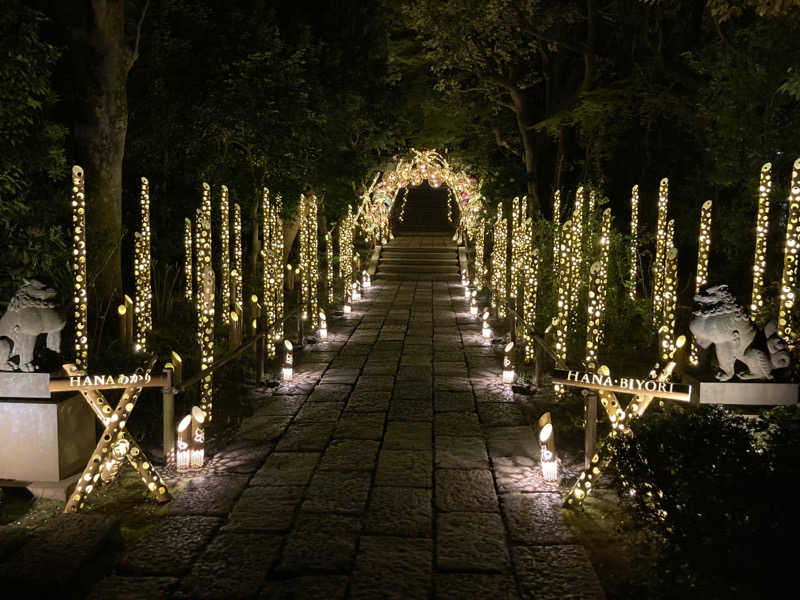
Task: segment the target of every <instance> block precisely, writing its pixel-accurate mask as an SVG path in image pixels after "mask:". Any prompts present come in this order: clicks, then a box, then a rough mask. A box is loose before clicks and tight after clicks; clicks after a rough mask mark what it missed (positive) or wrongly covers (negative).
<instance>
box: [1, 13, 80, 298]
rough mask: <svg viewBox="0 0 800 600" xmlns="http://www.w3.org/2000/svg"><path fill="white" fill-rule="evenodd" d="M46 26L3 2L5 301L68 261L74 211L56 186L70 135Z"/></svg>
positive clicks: (37, 17)
mask: <svg viewBox="0 0 800 600" xmlns="http://www.w3.org/2000/svg"><path fill="white" fill-rule="evenodd" d="M44 23H45V18H44V16H43V15H42V14H40V13H38V12H37V11H35V10H32V9H30V8H28V7H27V6H26V5H25V3H23V2H19V1H17V0H3V1H2V2H0V230H2V231H3V237H4V239H3V242H4V244H5V246H4V247H5V248H8V251H4V252H0V274H2V275H0V298H2V300H3V301H5V299H6V298H8V297H9V296H10V294H11V293H13V291H14V289H15V288H16V286H17V285H19V284H20V283H21V279H22V278H23V277H26V276H33V275H39V276H41V275H49V276H50V277H51V278H52V277H54V276H57V272H58V271H59V270H61V269H63V268H64V267H65V265H66V260H67V254H66V242H65V236H64V228H65V225H68V220H67V218H68V212H67V209H68V204H67V203H66V202H65V203H64V204H63V205H62V206H63V208H64V210H59V208H58V207H59V204H58V203H57V202H53V196H54V195H58V194H57V192H55V190H54V187H53V183H54V182H55V181H56V180H58V179H63V175H64V173H63V171H64V167H65V159H64V151H63V139H64V133H65V128H64V127H62V126H61V125H59V124H57V123H56V122H55V121H54V120H53V118H52V115H51V111H52V108H53V105H54V104H55V102H56V93H55V91H54V89H53V87H52V84H51V81H50V78H51V74H52V70H53V68H54V66H55V64H56V62H57V60H58V58H59V54H60V53H59V51H58V49H56V48H55V46H53V45H52V44H49V43H47V42H45V41H43V39H42V34H41V30H42V28H43V26H44ZM61 197H62V198H63V194H61ZM65 213H66V214H65ZM65 217H66V218H65Z"/></svg>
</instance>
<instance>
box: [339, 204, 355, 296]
mask: <svg viewBox="0 0 800 600" xmlns="http://www.w3.org/2000/svg"><path fill="white" fill-rule="evenodd" d="M355 229H356V217H355V216H354V215H353V208H352V207H350V206H348V207H347V216H346V217H345V218H344V219H343V220H342V222H341V224H340V225H339V280H340V281H341V282H342V294H343V296H344V307H345V308H344V310H345V312H349V309H350V304H351V302H352V293H353V287H352V286H353V261H354V260H355V239H354V238H355Z"/></svg>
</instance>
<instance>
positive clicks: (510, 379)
mask: <svg viewBox="0 0 800 600" xmlns="http://www.w3.org/2000/svg"><path fill="white" fill-rule="evenodd" d="M503 383H514V342H508V344H506V347H505V350H504V353H503Z"/></svg>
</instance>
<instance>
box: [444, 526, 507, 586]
mask: <svg viewBox="0 0 800 600" xmlns="http://www.w3.org/2000/svg"><path fill="white" fill-rule="evenodd" d="M505 536H506V531H505V527H504V526H503V521H502V519H501V518H500V515H499V514H497V513H474V512H460V513H459V512H454V513H440V514H439V515H438V516H437V517H436V548H437V549H436V564H437V566H438V567H439V568H440V569H444V570H450V571H495V572H501V573H502V572H506V571H508V570H509V569H510V565H511V562H510V559H509V555H508V548H507V546H506V541H505Z"/></svg>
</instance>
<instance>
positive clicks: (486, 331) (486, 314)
mask: <svg viewBox="0 0 800 600" xmlns="http://www.w3.org/2000/svg"><path fill="white" fill-rule="evenodd" d="M481 335H483V337H484V339H487V340H488V339H490V338H491V337H492V328H491V327H489V311H488V310H486V309H484V311H483V328H482V329H481Z"/></svg>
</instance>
